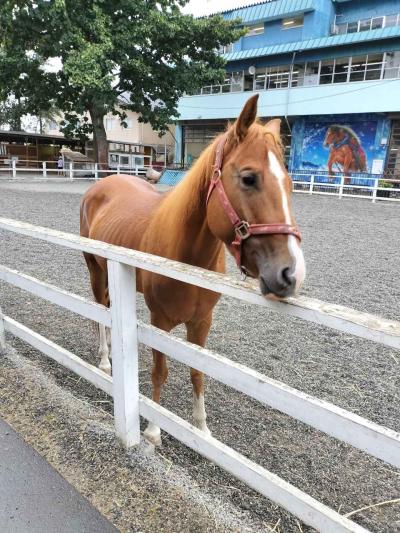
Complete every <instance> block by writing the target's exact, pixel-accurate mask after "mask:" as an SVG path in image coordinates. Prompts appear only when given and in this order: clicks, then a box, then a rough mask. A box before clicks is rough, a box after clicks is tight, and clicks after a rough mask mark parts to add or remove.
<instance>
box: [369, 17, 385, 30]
mask: <svg viewBox="0 0 400 533" xmlns="http://www.w3.org/2000/svg"><path fill="white" fill-rule="evenodd" d="M384 22H385V17H376V18H374V19H372V21H371V30H378V29H379V28H383V25H384Z"/></svg>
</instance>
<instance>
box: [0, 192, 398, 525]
mask: <svg viewBox="0 0 400 533" xmlns="http://www.w3.org/2000/svg"><path fill="white" fill-rule="evenodd" d="M85 187H87V185H86V184H84V183H80V184H72V190H71V188H70V186H69V184H64V185H62V184H56V185H54V184H53V185H51V186H50V185H47V184H45V183H40V184H35V186H34V187H32V186H31V185H29V184H8V183H4V182H3V183H0V215H1V216H5V217H9V218H15V219H18V220H23V221H26V222H31V223H34V224H38V225H42V226H47V227H51V228H56V229H60V230H63V231H67V232H72V233H77V232H78V231H79V200H80V195H79V192H80V191H82V190H83V189H84V188H85ZM294 208H295V212H296V216H297V221H298V224H299V225H300V227H301V229H302V232H303V236H304V242H303V248H304V251H305V256H306V262H307V268H308V277H307V281H306V284H305V287H304V289H303V290H302V293H303V294H305V295H307V296H312V297H315V298H319V299H322V300H325V301H328V302H332V303H338V304H342V305H347V306H350V307H353V308H355V309H359V310H362V311H368V312H370V313H374V314H377V315H381V316H384V317H387V318H391V319H397V320H400V306H399V305H398V302H399V289H398V283H397V277H398V264H399V251H398V235H399V231H400V217H399V207H398V206H397V205H392V204H390V205H388V204H377V205H373V204H372V203H370V202H368V201H364V200H356V199H343V200H341V201H340V200H339V199H336V198H327V197H318V196H311V197H310V196H307V195H300V194H298V195H295V197H294ZM0 237H1V240H0V262H1V263H2V264H5V265H7V266H9V267H11V268H17V269H20V270H21V271H23V272H25V273H27V274H31V275H33V276H36V277H38V278H39V279H42V280H45V281H48V282H50V283H54V284H57V285H58V286H60V287H63V288H65V289H68V290H71V291H73V292H76V293H78V294H81V295H83V296H89V295H90V290H89V281H88V274H87V271H86V267H85V265H84V261H83V258H82V257H81V255H80V254H78V253H75V252H73V251H69V250H66V249H63V248H59V247H55V246H53V245H47V244H46V243H43V242H40V241H34V240H30V239H27V238H25V237H19V236H17V235H14V234H11V233H8V232H1V233H0ZM229 269H230V271H231V272H232V275H237V274H236V271H235V268H234V265H233V263H232V262H230V263H229ZM0 305H1V306H2V307H3V311H4V312H5V313H6V314H8V315H10V316H12V317H13V318H16V319H17V320H20V321H21V322H23V323H24V324H26V325H27V326H29V327H32V328H33V329H35V330H36V331H38V332H39V333H41V334H44V335H45V336H47V337H49V338H50V339H52V340H54V341H55V342H57V343H59V344H61V345H62V346H64V347H65V348H67V349H69V350H71V351H74V352H75V353H77V354H78V355H80V356H81V357H83V358H84V359H85V360H87V361H89V362H91V363H93V364H98V360H97V346H96V332H95V328H94V326H93V324H92V323H90V322H89V321H86V320H84V319H82V318H79V317H77V316H75V315H72V314H70V313H68V312H64V311H63V310H61V309H59V308H57V307H55V306H52V305H50V304H47V303H46V302H44V301H42V300H39V299H36V298H34V297H30V296H28V295H26V294H23V293H22V292H21V291H19V290H18V289H15V288H10V287H9V286H6V285H4V284H1V285H0ZM139 314H140V317H141V318H142V319H146V320H147V319H148V313H147V310H146V308H145V306H144V304H143V301H142V299H141V298H139ZM177 334H178V335H182V334H183V332H182V329H179V328H178V330H177ZM13 344H14V346H15V347H16V348H17V349H18V352H19V353H20V354H22V355H23V356H25V357H27V358H29V359H30V360H31V361H33V362H34V363H35V364H36V365H38V368H40V369H43V370H44V371H45V372H46V373H48V374H49V375H50V376H52V378H53V379H54V380H55V381H56V382H57V383H58V384H60V385H62V386H63V388H64V389H65V390H67V391H69V392H71V393H72V394H73V395H74V396H75V397H77V398H80V399H83V400H86V401H88V402H90V403H91V404H93V405H95V406H96V408H97V409H103V410H105V411H110V410H111V409H112V405H111V402H110V401H109V398H108V397H106V396H105V395H104V394H103V393H101V392H99V391H97V390H95V389H94V388H93V387H91V386H89V385H87V384H86V383H84V382H83V381H82V380H77V378H76V377H75V376H73V375H72V374H70V373H67V372H65V371H64V370H62V369H61V368H60V367H58V366H57V365H56V364H53V363H52V362H51V361H47V360H46V359H45V358H44V357H43V356H40V355H38V354H37V353H36V352H35V351H34V350H32V349H30V348H29V347H27V346H25V345H24V344H23V343H21V342H19V341H16V340H15V341H14V342H13ZM208 347H210V348H212V349H213V350H216V351H218V352H220V353H222V354H225V355H227V356H228V357H230V358H231V359H233V360H236V361H239V362H241V363H244V364H246V365H248V366H250V367H252V368H254V369H256V370H258V371H260V372H262V373H264V374H266V375H268V376H270V377H272V378H275V379H278V380H281V381H283V382H285V383H287V384H289V385H291V386H293V387H295V388H298V389H300V390H302V391H305V392H307V393H310V394H312V395H315V396H317V397H319V398H322V399H325V400H328V401H330V402H333V403H335V404H337V405H339V406H341V407H343V408H346V409H349V410H351V411H353V412H355V413H357V414H359V415H362V416H364V417H366V418H368V419H370V420H372V421H374V422H377V423H380V424H383V425H386V426H387V427H390V428H391V429H394V430H397V431H398V430H400V416H399V414H400V402H399V369H400V356H399V353H398V352H396V351H395V350H391V349H389V348H385V347H382V346H380V345H377V344H374V343H372V342H369V341H364V340H362V339H358V338H355V337H351V336H348V335H345V334H341V333H338V332H335V331H333V330H329V329H326V328H323V327H320V326H317V325H313V324H310V323H307V322H303V321H301V320H297V319H290V318H288V317H283V316H281V315H277V314H274V313H272V312H270V311H268V310H265V309H260V308H257V307H255V306H250V305H246V304H244V303H242V302H238V301H236V300H233V299H230V298H222V299H221V301H220V303H219V304H218V306H217V308H216V310H215V319H214V323H213V327H212V330H211V332H210V336H209V340H208ZM141 355H142V358H141V368H140V383H141V390H142V392H143V393H144V394H146V395H149V394H150V364H151V357H150V351H149V350H148V349H146V348H142V351H141ZM170 369H171V372H170V377H169V381H168V384H167V386H166V388H165V392H164V395H163V405H165V406H166V407H167V408H169V409H171V410H173V411H174V412H176V413H177V414H178V415H180V416H183V417H184V418H188V419H190V415H191V386H190V380H189V376H188V371H187V369H185V368H184V367H182V366H181V365H179V364H177V363H173V362H171V364H170ZM0 372H1V367H0ZM206 405H207V411H208V417H209V426H210V429H211V430H212V432H213V435H214V436H215V437H217V438H218V439H220V440H222V441H223V442H225V443H226V444H228V445H230V446H233V447H234V448H235V449H236V450H238V451H239V452H241V453H243V454H244V455H246V456H248V457H250V458H251V459H253V460H255V461H256V462H258V463H259V464H261V465H262V466H264V467H266V468H268V469H269V470H271V471H272V472H274V473H276V474H278V475H280V476H281V477H282V478H284V479H285V480H287V481H289V482H291V483H293V484H294V485H295V486H297V487H298V488H300V489H302V490H304V491H306V492H308V493H309V494H311V495H312V496H314V497H316V498H317V499H319V500H320V501H322V502H324V503H325V504H327V505H329V506H331V507H332V508H334V509H336V510H338V509H339V510H340V512H341V513H344V514H345V513H348V512H351V511H353V510H355V509H359V508H361V507H364V506H366V505H369V504H373V503H378V502H381V501H386V500H391V499H394V498H399V496H400V477H399V473H398V472H395V471H394V469H393V468H392V467H390V466H389V465H386V464H385V463H383V462H381V461H378V460H375V459H373V458H371V457H370V456H368V455H366V454H363V453H362V452H359V451H357V450H355V449H353V448H351V447H350V446H347V445H345V444H342V443H340V442H338V441H336V440H335V439H333V438H330V437H327V436H325V435H323V434H322V433H320V432H318V431H315V430H313V429H311V428H309V427H308V426H306V425H304V424H302V423H300V422H296V421H294V420H292V419H291V418H290V417H287V416H286V415H282V414H280V413H278V412H276V411H273V410H272V409H268V408H265V407H263V406H261V405H259V404H257V403H256V402H253V401H252V400H250V399H248V398H247V397H245V396H242V395H241V394H240V393H237V392H235V391H233V390H231V389H229V388H227V387H225V386H223V385H221V384H219V383H217V382H215V381H213V380H211V379H210V380H208V388H207V394H206ZM71 446H72V442H71ZM161 453H162V455H163V456H164V457H165V458H166V460H168V461H171V462H172V464H173V465H174V467H176V468H182V469H184V471H185V472H187V474H188V476H190V478H191V479H192V480H193V483H195V484H196V486H198V487H199V488H200V489H202V490H205V491H207V492H208V493H210V494H211V495H212V494H215V497H218V499H219V500H221V501H225V502H226V505H227V506H233V507H234V508H236V509H237V510H238V512H247V516H248V524H249V527H250V529H251V530H253V531H260V530H261V529H260V525H259V524H260V523H261V524H263V527H264V529H265V530H268V527H271V528H272V527H273V526H274V525H275V524H277V522H278V521H279V524H278V526H277V527H276V529H275V531H277V532H279V531H285V532H291V531H300V528H301V527H302V526H300V525H299V523H298V522H297V521H296V520H295V519H294V518H293V517H291V516H290V515H289V514H288V513H286V512H284V511H283V510H281V509H279V508H278V507H277V506H276V505H274V504H273V503H271V502H269V501H268V500H266V499H265V498H263V497H261V496H259V495H258V494H256V493H255V492H253V491H252V490H250V489H248V488H247V487H245V486H244V485H243V484H241V483H239V482H237V481H235V480H233V479H232V478H231V477H230V476H228V475H227V474H225V473H224V472H223V471H221V470H220V469H219V468H216V467H215V466H214V465H212V464H210V463H209V462H208V461H205V460H203V459H202V458H201V457H199V456H198V455H196V454H195V453H194V452H192V451H190V450H188V449H186V448H185V447H184V446H183V445H180V444H179V443H178V442H176V441H175V440H174V439H173V438H172V437H169V436H168V435H164V439H163V448H162V451H161ZM399 515H400V513H399V506H398V505H397V506H396V505H385V506H382V507H377V508H375V509H371V510H369V511H365V512H360V513H357V514H355V515H354V516H353V517H352V519H354V520H355V521H357V522H359V523H360V524H362V525H363V526H364V527H367V528H369V529H371V530H373V531H380V532H393V531H400V516H399ZM251 524H258V525H251ZM207 527H208V526H204V529H201V530H204V531H208V529H207ZM238 529H239V530H243V528H242V526H239V525H238ZM181 530H182V529H181ZM184 530H185V529H184ZM233 530H235V528H232V527H228V526H227V528H226V531H233ZM303 530H304V531H305V530H306V528H305V527H304V526H303ZM171 531H173V529H171ZM188 531H189V529H188ZM197 531H199V529H197Z"/></svg>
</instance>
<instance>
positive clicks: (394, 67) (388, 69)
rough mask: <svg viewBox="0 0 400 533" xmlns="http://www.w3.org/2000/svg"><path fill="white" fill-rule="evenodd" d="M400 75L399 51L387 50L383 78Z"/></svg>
mask: <svg viewBox="0 0 400 533" xmlns="http://www.w3.org/2000/svg"><path fill="white" fill-rule="evenodd" d="M399 76H400V52H387V54H386V63H385V71H384V74H383V77H384V78H385V79H389V78H398V77H399Z"/></svg>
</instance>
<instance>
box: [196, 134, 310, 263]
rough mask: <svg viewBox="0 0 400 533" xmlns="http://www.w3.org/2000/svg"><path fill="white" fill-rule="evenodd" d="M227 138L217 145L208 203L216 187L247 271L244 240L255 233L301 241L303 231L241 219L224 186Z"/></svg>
mask: <svg viewBox="0 0 400 533" xmlns="http://www.w3.org/2000/svg"><path fill="white" fill-rule="evenodd" d="M226 140H227V134H225V135H224V136H223V137H222V138H221V140H220V142H219V143H218V146H217V151H216V154H215V163H214V173H213V176H212V178H211V183H210V186H209V189H208V194H207V202H206V203H207V204H208V202H209V200H210V197H211V194H212V192H213V190H214V189H217V191H218V194H219V198H220V200H221V203H222V206H223V208H224V210H225V213H226V214H227V215H228V217H229V220H230V221H231V222H232V225H233V228H234V230H235V240H234V241H232V243H231V246H232V247H233V251H234V254H235V259H236V263H237V266H238V267H239V269H240V270H241V271H242V272H243V273H245V268H244V267H243V265H242V245H243V241H245V240H246V239H248V238H250V237H252V236H253V235H294V236H295V237H296V238H297V239H299V241H301V233H300V230H299V229H298V228H296V227H295V226H291V225H290V224H281V223H277V224H249V223H248V222H247V221H246V220H241V219H240V218H239V216H238V214H237V213H236V211H235V209H234V208H233V206H232V204H231V202H230V200H229V198H228V196H227V195H226V192H225V189H224V186H223V184H222V180H221V169H222V162H223V158H224V146H225V143H226Z"/></svg>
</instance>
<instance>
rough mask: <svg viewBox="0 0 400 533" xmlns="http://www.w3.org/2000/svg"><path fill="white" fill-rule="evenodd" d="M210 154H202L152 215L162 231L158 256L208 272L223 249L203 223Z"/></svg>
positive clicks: (205, 210)
mask: <svg viewBox="0 0 400 533" xmlns="http://www.w3.org/2000/svg"><path fill="white" fill-rule="evenodd" d="M214 154H215V149H213V146H212V147H209V148H208V149H207V150H206V151H205V152H203V154H202V155H201V157H200V158H199V160H198V161H197V162H196V164H195V165H194V167H193V168H192V169H191V170H190V171H189V172H188V174H187V175H186V177H185V178H184V180H183V181H182V182H181V183H180V184H179V185H178V186H177V187H176V188H175V189H173V191H172V192H171V193H170V194H168V195H167V196H166V198H165V200H164V201H163V202H162V204H161V206H160V209H159V210H157V211H156V213H155V214H154V219H155V222H156V223H157V224H158V225H159V227H160V228H164V230H165V231H166V233H165V237H164V238H162V240H163V245H162V246H163V247H164V250H162V252H164V254H166V255H167V256H168V257H169V258H171V259H175V260H178V261H182V262H185V263H189V264H193V265H196V266H201V267H203V268H209V269H214V267H215V264H216V261H217V259H218V257H219V254H220V252H221V248H222V246H223V245H222V242H221V241H220V240H219V239H217V238H216V237H215V236H214V235H213V234H212V233H211V231H210V229H209V227H208V223H207V206H206V198H207V191H208V186H209V182H210V178H211V172H212V162H213V158H214ZM162 252H161V253H162ZM164 254H163V255H164Z"/></svg>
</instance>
